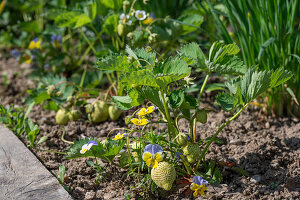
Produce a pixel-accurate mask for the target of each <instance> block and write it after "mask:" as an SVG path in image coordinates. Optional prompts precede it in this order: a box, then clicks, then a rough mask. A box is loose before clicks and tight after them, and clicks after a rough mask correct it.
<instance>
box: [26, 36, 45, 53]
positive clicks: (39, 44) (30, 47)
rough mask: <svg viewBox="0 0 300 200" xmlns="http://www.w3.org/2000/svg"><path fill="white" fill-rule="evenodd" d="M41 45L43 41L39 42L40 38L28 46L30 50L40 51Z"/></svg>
mask: <svg viewBox="0 0 300 200" xmlns="http://www.w3.org/2000/svg"><path fill="white" fill-rule="evenodd" d="M41 43H42V41H41V40H39V39H38V38H34V39H33V40H32V41H31V42H30V43H29V46H28V49H30V50H31V49H40V48H41Z"/></svg>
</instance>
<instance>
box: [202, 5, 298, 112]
mask: <svg viewBox="0 0 300 200" xmlns="http://www.w3.org/2000/svg"><path fill="white" fill-rule="evenodd" d="M221 2H222V3H223V5H224V6H225V8H226V9H224V10H225V12H220V11H217V10H216V7H213V5H212V4H211V2H210V1H208V0H207V1H206V3H207V5H208V6H206V7H204V6H203V8H204V9H205V10H206V11H207V13H208V14H209V15H212V16H213V17H212V18H213V19H214V21H215V24H216V30H217V35H218V36H219V38H221V39H223V40H224V41H225V43H232V42H235V43H237V44H238V45H239V46H240V48H241V56H242V57H243V60H244V62H245V64H246V65H247V66H248V67H253V66H255V65H258V67H259V68H260V69H262V70H276V69H278V68H281V67H283V68H285V69H287V70H289V71H291V72H293V74H294V78H293V79H291V80H290V81H289V82H288V83H287V85H281V86H280V87H278V88H274V89H272V90H270V91H268V92H267V93H265V95H266V96H265V101H266V102H267V108H268V109H267V111H268V112H269V113H270V112H272V113H274V114H277V115H282V114H283V113H284V112H288V114H292V113H294V114H295V115H297V116H298V117H299V116H300V108H299V104H298V102H299V100H300V87H299V85H300V24H299V21H300V16H299V14H297V13H300V5H299V1H298V0H291V1H285V0H249V1H236V0H222V1H221ZM207 8H209V9H207ZM227 19H228V20H227ZM226 22H227V23H226ZM287 94H290V95H287ZM260 105H262V104H260Z"/></svg>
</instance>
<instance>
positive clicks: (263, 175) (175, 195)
mask: <svg viewBox="0 0 300 200" xmlns="http://www.w3.org/2000/svg"><path fill="white" fill-rule="evenodd" d="M4 72H5V74H6V77H7V79H8V85H7V84H6V85H5V84H4V83H5V82H4V78H3V73H4ZM29 73H30V70H29V66H28V65H21V66H19V64H18V63H17V62H16V61H15V60H13V59H8V60H5V59H2V61H0V100H1V104H4V105H8V104H15V106H22V105H24V100H25V96H26V90H27V89H28V88H32V87H34V86H35V85H36V84H37V83H34V82H33V81H31V80H28V79H27V78H26V75H28V74H29ZM204 99H206V101H205V102H206V103H203V105H201V106H206V107H210V108H211V109H212V111H211V112H210V113H209V115H208V122H207V123H206V124H204V125H203V124H200V123H199V124H198V125H197V129H196V130H197V137H198V139H205V138H206V137H209V136H212V134H213V133H214V131H215V130H216V128H217V126H219V125H220V124H221V123H222V122H224V121H225V119H227V118H228V117H229V116H230V114H229V113H225V112H223V111H221V112H220V111H219V109H218V108H217V107H215V106H211V105H213V101H214V100H213V99H212V98H211V97H210V96H209V94H205V97H204ZM132 112H133V111H129V112H128V113H125V115H127V114H130V113H132ZM30 117H31V119H32V120H33V121H34V122H35V123H37V124H39V127H40V133H39V136H38V139H39V138H40V137H42V136H47V137H48V139H47V140H46V142H44V143H42V144H41V145H39V148H40V149H47V150H52V151H57V152H66V151H67V149H68V147H69V146H70V144H68V143H65V142H63V141H62V140H61V135H62V130H61V128H60V127H59V126H58V125H56V124H55V112H53V111H46V110H43V109H42V106H35V107H34V108H33V110H32V111H31V113H30ZM179 124H180V129H181V130H182V131H184V130H187V128H188V123H187V122H186V121H184V120H181V121H180V123H179ZM126 126H127V125H125V123H124V121H123V119H122V117H121V118H120V119H119V120H118V121H116V122H113V121H107V122H104V123H100V124H90V123H88V122H87V120H86V119H81V120H80V121H77V122H69V124H68V125H67V126H66V127H65V130H66V135H65V139H66V140H69V141H74V140H78V139H79V138H84V137H96V138H98V139H99V140H101V139H104V138H105V137H106V136H107V134H108V133H109V131H110V130H112V129H114V128H121V127H126ZM115 133H116V131H114V132H113V133H112V135H113V134H115ZM219 139H220V140H221V141H222V144H214V145H212V146H211V149H210V151H209V153H208V155H207V156H206V159H207V160H208V159H211V160H214V161H217V162H218V163H223V165H220V166H219V169H220V171H221V172H222V174H223V180H222V182H221V184H219V185H209V186H208V190H207V193H206V195H205V196H204V197H203V198H202V199H300V122H299V120H298V119H296V118H285V117H283V118H272V117H269V116H265V115H262V114H261V113H260V112H259V110H257V108H255V107H253V106H250V108H248V109H247V110H245V111H244V112H243V113H242V114H241V115H240V116H239V117H238V118H237V120H236V121H234V122H232V123H230V124H229V126H228V127H226V128H225V129H224V130H223V131H222V132H221V133H220V134H219ZM21 140H22V141H23V142H24V143H26V144H27V141H26V139H25V138H24V137H23V138H21ZM32 151H33V152H34V154H35V155H36V156H37V157H38V159H39V160H40V161H41V162H42V163H43V164H44V165H45V166H46V167H47V168H48V170H49V171H51V172H52V173H53V174H57V173H58V168H59V166H60V165H61V164H63V165H65V167H66V176H65V184H66V186H68V187H69V193H70V194H71V196H72V197H73V198H74V199H86V200H88V199H124V197H125V195H126V196H128V197H130V199H193V198H192V197H191V196H187V195H189V194H190V193H188V192H187V191H188V190H187V188H188V186H185V187H182V186H181V185H179V183H178V182H177V184H176V183H175V184H174V187H173V189H172V190H170V191H167V192H166V191H163V190H159V191H158V195H159V196H154V195H151V194H149V193H147V192H146V190H145V189H144V188H143V185H140V187H138V186H139V180H138V178H131V177H130V176H128V175H127V173H126V170H124V169H122V168H118V167H115V166H111V165H109V164H107V163H104V162H101V161H100V160H98V162H99V163H100V164H101V165H102V166H103V167H104V168H106V173H103V174H97V175H96V171H95V170H94V169H93V168H92V167H90V166H89V165H87V163H86V161H87V160H91V161H92V159H73V160H67V159H65V158H64V156H63V155H60V154H55V153H49V152H45V151H41V150H38V149H33V150H32ZM20 156H21V155H20ZM233 165H234V166H235V167H239V168H242V169H244V170H246V171H247V173H248V176H241V175H239V174H237V173H236V172H235V171H233V170H232V169H231V167H232V166H233ZM199 199H200V198H199Z"/></svg>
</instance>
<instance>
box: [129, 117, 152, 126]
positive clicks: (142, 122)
mask: <svg viewBox="0 0 300 200" xmlns="http://www.w3.org/2000/svg"><path fill="white" fill-rule="evenodd" d="M131 122H132V123H133V124H135V125H138V126H144V125H146V124H148V123H149V121H148V119H137V118H133V119H132V120H131Z"/></svg>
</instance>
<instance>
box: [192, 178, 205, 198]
mask: <svg viewBox="0 0 300 200" xmlns="http://www.w3.org/2000/svg"><path fill="white" fill-rule="evenodd" d="M207 184H208V182H207V181H206V180H204V179H203V178H202V177H201V176H194V178H193V181H192V184H191V186H190V189H191V190H193V191H194V193H193V196H194V197H198V196H199V195H200V196H203V195H204V191H205V190H206V189H207Z"/></svg>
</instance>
